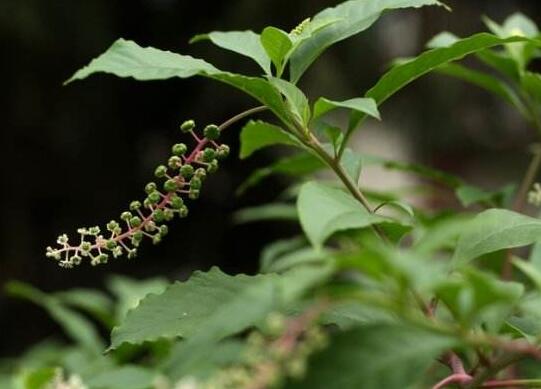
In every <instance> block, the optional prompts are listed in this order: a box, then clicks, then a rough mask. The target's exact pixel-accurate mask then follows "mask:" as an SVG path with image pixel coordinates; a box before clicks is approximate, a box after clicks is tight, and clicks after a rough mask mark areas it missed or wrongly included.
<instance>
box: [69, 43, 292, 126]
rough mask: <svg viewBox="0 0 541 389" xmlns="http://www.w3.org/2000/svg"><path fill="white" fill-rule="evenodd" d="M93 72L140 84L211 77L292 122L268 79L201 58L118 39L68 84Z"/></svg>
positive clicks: (79, 71)
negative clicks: (221, 67)
mask: <svg viewBox="0 0 541 389" xmlns="http://www.w3.org/2000/svg"><path fill="white" fill-rule="evenodd" d="M94 73H109V74H114V75H116V76H118V77H132V78H134V79H136V80H140V81H148V80H165V79H169V78H175V77H179V78H188V77H193V76H197V75H199V76H204V77H209V78H212V79H215V80H218V81H221V82H224V83H226V84H228V85H231V86H234V87H235V88H237V89H240V90H241V91H243V92H245V93H247V94H248V95H250V96H252V97H253V98H255V99H256V100H258V101H260V102H261V103H263V104H265V105H267V106H268V107H269V108H270V109H271V110H272V111H273V112H274V113H275V114H276V115H277V116H278V117H279V118H280V119H281V120H283V121H284V122H288V121H289V118H288V116H287V111H286V109H285V106H284V102H283V100H282V97H281V96H280V93H279V92H278V91H277V90H276V89H275V88H274V87H273V86H272V85H271V84H270V83H269V82H268V81H267V80H264V79H262V78H257V77H247V76H241V75H239V74H234V73H229V72H223V71H221V70H218V69H217V68H216V67H214V66H213V65H211V64H209V63H208V62H205V61H204V60H202V59H197V58H193V57H191V56H188V55H180V54H176V53H172V52H170V51H164V50H158V49H155V48H153V47H141V46H139V45H137V43H135V42H133V41H129V40H125V39H118V40H117V41H116V42H115V43H113V45H112V46H111V47H110V48H109V49H108V50H107V51H106V52H104V53H103V54H101V55H100V56H99V57H97V58H95V59H93V60H92V61H91V62H90V63H89V64H88V65H87V66H85V67H83V68H82V69H80V70H78V71H77V72H76V73H75V74H74V75H73V76H72V77H71V78H70V79H69V80H68V81H67V82H72V81H75V80H82V79H84V78H86V77H88V76H90V75H92V74H94Z"/></svg>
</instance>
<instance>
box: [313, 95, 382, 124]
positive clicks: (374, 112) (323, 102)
mask: <svg viewBox="0 0 541 389" xmlns="http://www.w3.org/2000/svg"><path fill="white" fill-rule="evenodd" d="M336 108H346V109H351V110H352V111H357V112H362V113H364V114H366V115H368V116H372V117H373V118H376V119H378V120H381V117H380V115H379V111H378V106H377V105H376V102H375V101H374V99H371V98H363V97H357V98H354V99H349V100H344V101H333V100H329V99H326V98H325V97H320V98H319V99H318V100H317V101H316V103H315V105H314V116H313V119H314V120H315V119H317V118H319V117H321V116H323V115H325V114H326V113H327V112H330V111H332V110H334V109H336Z"/></svg>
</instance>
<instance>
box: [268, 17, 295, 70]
mask: <svg viewBox="0 0 541 389" xmlns="http://www.w3.org/2000/svg"><path fill="white" fill-rule="evenodd" d="M261 45H262V46H263V48H264V49H265V51H266V52H267V55H268V56H269V58H270V59H271V60H272V63H273V64H274V66H275V67H276V74H277V76H278V77H280V75H281V74H282V71H283V66H284V59H285V58H286V55H287V53H289V50H291V48H292V47H293V42H291V39H290V38H289V34H288V33H287V32H285V31H283V30H280V29H279V28H276V27H266V28H265V29H264V30H263V31H262V32H261Z"/></svg>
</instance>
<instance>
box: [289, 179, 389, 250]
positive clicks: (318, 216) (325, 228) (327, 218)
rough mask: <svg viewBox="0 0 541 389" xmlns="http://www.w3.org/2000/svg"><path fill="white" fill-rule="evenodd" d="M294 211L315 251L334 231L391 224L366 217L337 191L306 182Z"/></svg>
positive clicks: (342, 193)
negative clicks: (296, 212)
mask: <svg viewBox="0 0 541 389" xmlns="http://www.w3.org/2000/svg"><path fill="white" fill-rule="evenodd" d="M297 209H298V212H299V219H300V222H301V225H302V228H303V230H304V232H305V233H306V236H307V237H308V240H310V243H312V245H314V246H315V247H316V248H321V247H322V245H323V243H325V241H326V240H327V239H328V238H329V237H330V236H331V235H332V234H333V233H335V232H337V231H343V230H348V229H358V228H363V227H368V226H370V225H373V224H379V223H390V222H392V220H391V219H388V218H384V217H382V216H377V215H374V214H372V213H369V212H368V211H367V210H366V209H364V208H363V206H362V205H361V204H360V203H359V202H358V201H357V200H355V199H354V198H353V197H352V196H350V195H349V194H347V193H345V192H343V191H341V190H340V189H336V188H333V187H329V186H327V185H324V184H321V183H318V182H308V183H306V184H304V185H303V186H302V187H301V190H300V193H299V198H298V200H297Z"/></svg>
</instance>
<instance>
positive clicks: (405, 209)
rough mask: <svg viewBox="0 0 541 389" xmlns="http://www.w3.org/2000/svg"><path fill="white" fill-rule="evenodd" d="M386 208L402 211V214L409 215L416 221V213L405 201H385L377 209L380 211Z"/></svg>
mask: <svg viewBox="0 0 541 389" xmlns="http://www.w3.org/2000/svg"><path fill="white" fill-rule="evenodd" d="M385 207H390V208H395V209H397V210H399V211H401V212H402V213H405V214H406V215H408V216H409V217H410V218H411V219H415V212H414V211H413V208H412V206H411V205H409V204H407V203H405V202H403V201H395V200H393V201H385V202H383V203H381V204H380V205H378V206H377V208H376V209H378V210H379V209H382V208H385Z"/></svg>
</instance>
